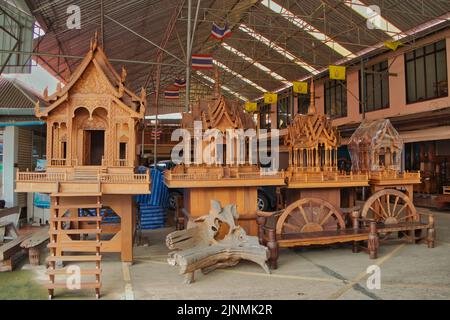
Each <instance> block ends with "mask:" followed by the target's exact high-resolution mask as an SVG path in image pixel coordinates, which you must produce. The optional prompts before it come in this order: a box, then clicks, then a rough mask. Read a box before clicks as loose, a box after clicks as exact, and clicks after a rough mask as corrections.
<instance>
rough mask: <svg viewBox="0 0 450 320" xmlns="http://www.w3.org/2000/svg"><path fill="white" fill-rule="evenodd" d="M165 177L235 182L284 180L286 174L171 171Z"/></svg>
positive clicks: (165, 173)
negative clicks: (224, 174) (229, 174)
mask: <svg viewBox="0 0 450 320" xmlns="http://www.w3.org/2000/svg"><path fill="white" fill-rule="evenodd" d="M164 177H165V178H166V179H167V180H181V181H189V180H216V181H217V180H224V179H235V180H247V179H270V178H273V179H277V178H284V172H275V173H270V174H269V173H260V172H237V173H236V174H234V175H232V176H230V177H225V176H223V175H222V174H219V173H206V172H205V173H203V172H201V173H200V172H195V173H171V172H170V171H166V172H164Z"/></svg>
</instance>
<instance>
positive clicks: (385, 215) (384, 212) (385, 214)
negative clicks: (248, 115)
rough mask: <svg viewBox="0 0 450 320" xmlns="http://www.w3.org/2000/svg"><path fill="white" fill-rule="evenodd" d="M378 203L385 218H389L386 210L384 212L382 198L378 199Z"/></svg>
mask: <svg viewBox="0 0 450 320" xmlns="http://www.w3.org/2000/svg"><path fill="white" fill-rule="evenodd" d="M377 202H378V205H379V206H380V208H381V210H382V211H383V216H384V217H389V215H388V214H387V213H386V210H384V207H383V205H382V204H381V201H380V198H377Z"/></svg>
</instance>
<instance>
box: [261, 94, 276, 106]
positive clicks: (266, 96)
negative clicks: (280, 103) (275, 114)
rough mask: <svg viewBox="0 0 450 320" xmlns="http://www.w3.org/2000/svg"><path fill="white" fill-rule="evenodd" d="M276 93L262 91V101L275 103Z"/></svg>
mask: <svg viewBox="0 0 450 320" xmlns="http://www.w3.org/2000/svg"><path fill="white" fill-rule="evenodd" d="M277 100H278V95H277V94H276V93H270V92H266V93H264V103H265V104H273V103H277Z"/></svg>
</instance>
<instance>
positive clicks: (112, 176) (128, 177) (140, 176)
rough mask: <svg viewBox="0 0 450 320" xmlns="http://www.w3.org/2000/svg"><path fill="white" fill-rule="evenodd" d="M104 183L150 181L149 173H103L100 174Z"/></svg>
mask: <svg viewBox="0 0 450 320" xmlns="http://www.w3.org/2000/svg"><path fill="white" fill-rule="evenodd" d="M100 182H102V183H150V178H149V175H148V174H145V173H134V174H127V173H103V174H100Z"/></svg>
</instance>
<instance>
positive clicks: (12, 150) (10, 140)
mask: <svg viewBox="0 0 450 320" xmlns="http://www.w3.org/2000/svg"><path fill="white" fill-rule="evenodd" d="M18 155H19V128H18V127H6V128H5V131H4V132H3V181H2V184H3V198H4V200H5V203H6V204H5V206H6V207H7V208H10V207H15V206H17V203H18V200H17V193H15V192H14V189H15V185H16V183H15V181H16V170H15V169H16V168H15V164H17V161H18Z"/></svg>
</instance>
